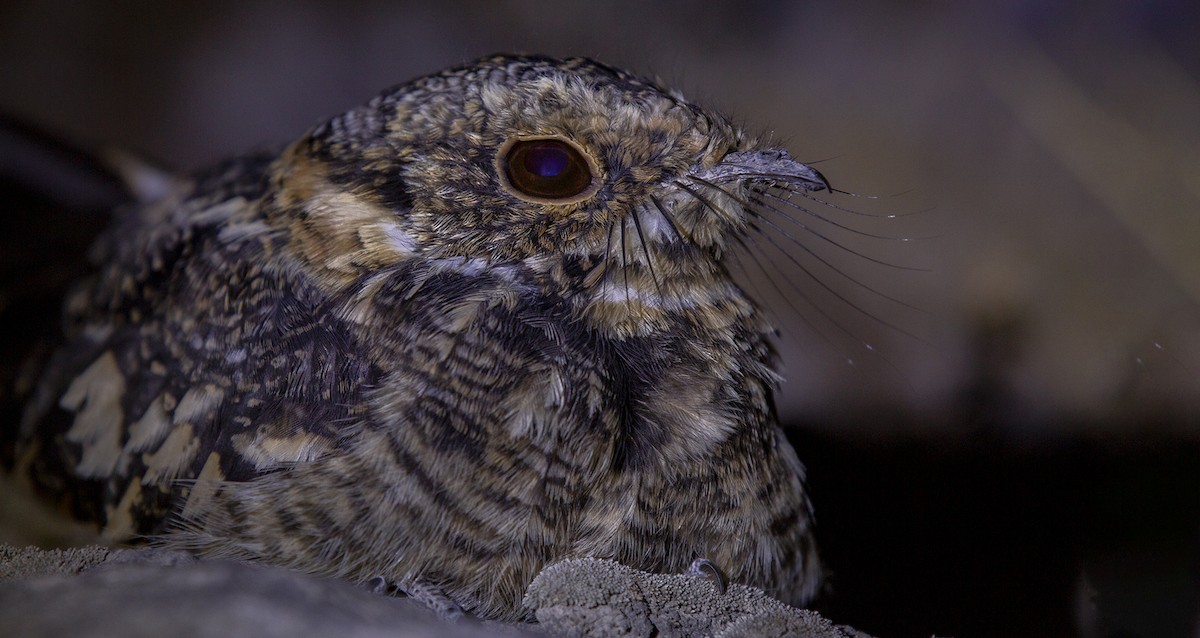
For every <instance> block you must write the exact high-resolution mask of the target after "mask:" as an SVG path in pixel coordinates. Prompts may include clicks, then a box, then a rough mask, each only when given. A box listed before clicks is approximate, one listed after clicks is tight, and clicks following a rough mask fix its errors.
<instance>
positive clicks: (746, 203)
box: [677, 177, 926, 272]
mask: <svg viewBox="0 0 1200 638" xmlns="http://www.w3.org/2000/svg"><path fill="white" fill-rule="evenodd" d="M690 179H692V180H694V181H696V182H697V183H698V184H701V185H703V186H707V187H709V188H712V189H714V190H716V191H718V192H720V193H722V194H724V195H725V196H727V197H729V198H730V199H732V200H734V201H736V202H738V203H739V204H741V205H742V206H744V207H745V208H746V210H748V211H750V212H754V204H753V203H751V202H749V201H746V199H745V198H742V197H738V196H737V195H736V194H734V193H731V192H729V191H728V190H726V189H724V188H722V187H721V186H719V185H717V184H714V183H712V182H710V181H708V180H704V179H700V178H697V177H691V178H690ZM677 183H678V182H677ZM681 186H682V184H681ZM685 189H686V190H688V192H691V193H692V194H693V195H696V193H695V192H693V191H692V190H691V189H690V188H686V187H685ZM758 218H760V219H763V220H764V221H767V222H768V223H770V224H771V225H772V226H773V227H774V228H775V229H776V230H778V231H779V232H780V233H781V234H783V236H784V237H787V238H788V240H789V241H791V242H792V243H794V244H796V245H797V246H799V247H800V248H802V249H804V250H805V251H807V252H809V253H810V254H812V251H811V250H810V249H809V248H807V247H805V246H804V244H803V243H802V242H801V241H800V240H799V239H797V238H795V237H793V236H792V235H791V234H790V233H788V232H787V230H785V229H784V228H782V227H781V226H779V225H778V224H774V223H772V222H770V220H767V218H766V217H764V216H762V215H758ZM797 226H799V227H800V229H801V230H803V231H805V232H807V233H809V234H810V235H812V236H814V237H816V238H817V239H820V240H821V241H823V242H825V243H827V244H830V245H833V246H836V247H838V248H840V249H842V250H844V251H846V252H848V253H850V254H852V255H855V256H856V257H859V258H860V259H865V260H867V261H870V262H873V263H876V264H879V265H881V266H887V267H889V268H896V269H898V270H915V271H921V272H924V271H926V269H924V268H917V267H915V266H905V265H904V264H894V263H891V262H888V261H884V260H882V259H877V258H875V257H872V256H870V255H866V254H863V253H861V252H859V251H857V250H854V249H853V248H850V247H849V246H847V245H845V244H843V243H841V242H839V241H837V240H835V239H833V238H832V237H830V236H828V235H826V234H824V233H822V232H820V231H818V230H816V229H814V228H812V227H811V226H807V225H805V224H800V223H797ZM784 252H786V251H784Z"/></svg>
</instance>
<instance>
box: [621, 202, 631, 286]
mask: <svg viewBox="0 0 1200 638" xmlns="http://www.w3.org/2000/svg"><path fill="white" fill-rule="evenodd" d="M621 273H622V274H623V275H624V276H625V303H626V304H628V303H629V254H628V253H627V252H625V218H624V217H622V218H621Z"/></svg>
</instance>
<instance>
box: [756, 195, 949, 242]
mask: <svg viewBox="0 0 1200 638" xmlns="http://www.w3.org/2000/svg"><path fill="white" fill-rule="evenodd" d="M754 192H756V193H758V194H759V195H762V196H765V197H769V198H771V199H773V200H775V201H777V202H779V203H781V204H783V205H785V206H787V207H789V208H792V209H794V210H796V211H798V212H801V213H804V214H805V215H809V216H810V217H815V218H816V219H819V220H821V221H823V222H825V223H826V224H829V225H830V226H834V227H836V228H840V229H842V230H845V231H846V232H849V233H853V234H855V235H860V236H862V237H870V238H872V239H886V240H889V241H919V240H924V239H933V238H932V237H896V236H893V235H877V234H875V233H869V232H867V231H865V230H859V229H857V228H854V227H853V226H848V225H846V224H843V223H840V222H838V221H836V220H834V219H833V218H831V217H828V216H825V215H822V214H820V213H818V212H816V211H815V210H813V209H811V208H809V207H807V206H802V205H800V204H799V203H797V202H794V201H792V200H791V199H788V198H786V197H780V196H779V195H776V194H775V193H773V192H771V190H770V189H762V190H755V191H754ZM787 192H791V191H787ZM750 201H751V202H754V203H755V204H758V205H760V206H762V207H763V208H766V209H768V210H770V211H772V212H774V213H776V214H778V215H779V216H780V217H783V218H784V219H786V220H788V221H790V222H792V223H793V224H795V225H797V226H799V227H801V228H804V227H805V226H804V222H801V221H800V220H799V219H796V218H795V217H793V216H792V215H791V214H789V213H788V212H787V211H785V210H783V209H782V208H779V207H778V206H775V205H773V204H771V203H769V202H766V201H763V200H762V199H760V198H759V197H753V196H752V197H750ZM755 212H757V211H755Z"/></svg>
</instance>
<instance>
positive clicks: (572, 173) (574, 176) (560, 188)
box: [498, 138, 595, 203]
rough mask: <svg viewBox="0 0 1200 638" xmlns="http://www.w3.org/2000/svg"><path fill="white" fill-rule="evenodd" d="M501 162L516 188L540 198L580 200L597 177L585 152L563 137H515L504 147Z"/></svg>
mask: <svg viewBox="0 0 1200 638" xmlns="http://www.w3.org/2000/svg"><path fill="white" fill-rule="evenodd" d="M498 164H499V167H500V169H501V173H502V174H503V175H504V177H505V179H506V181H507V182H508V185H509V186H511V187H512V188H513V190H515V191H517V193H518V194H520V195H524V196H525V197H527V198H531V199H534V200H538V201H545V200H549V201H552V202H555V203H562V202H570V201H579V200H580V199H583V197H581V195H583V196H586V195H590V194H591V193H590V192H588V191H590V190H591V187H592V184H593V182H594V181H595V174H594V173H595V172H594V171H593V170H592V164H591V162H589V161H588V160H587V158H586V157H584V154H583V152H582V151H580V150H579V149H578V148H576V147H575V145H573V144H571V143H569V142H567V141H565V140H561V139H554V138H546V139H531V140H515V141H512V142H510V143H508V144H505V145H504V147H503V148H501V149H500V156H499V158H498ZM585 193H586V195H585Z"/></svg>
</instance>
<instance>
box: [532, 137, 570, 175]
mask: <svg viewBox="0 0 1200 638" xmlns="http://www.w3.org/2000/svg"><path fill="white" fill-rule="evenodd" d="M570 161H571V156H570V155H567V152H566V151H565V150H563V149H561V148H559V147H558V146H551V145H550V144H538V145H536V146H534V147H532V148H530V149H529V150H528V151H526V152H525V157H524V164H525V170H527V171H529V172H530V173H533V174H534V175H537V176H539V177H555V176H557V175H560V174H561V173H562V172H563V171H564V170H566V168H567V163H568V162H570Z"/></svg>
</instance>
